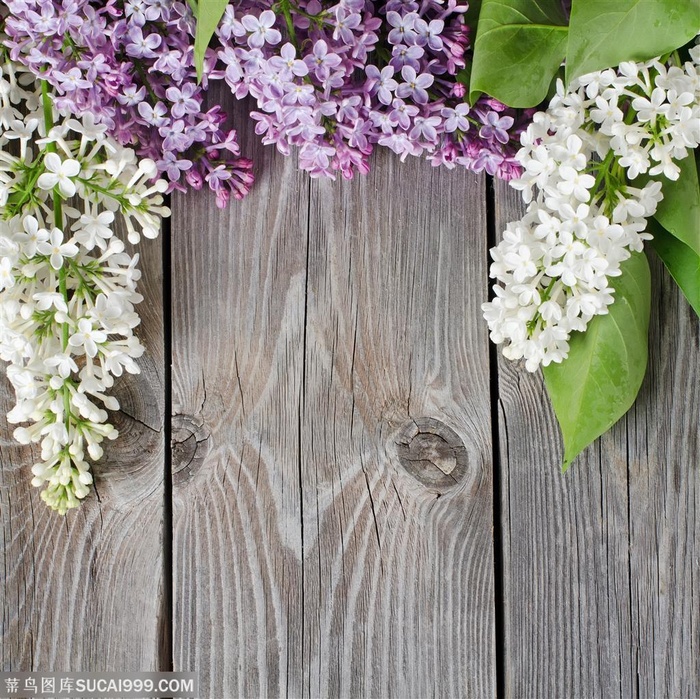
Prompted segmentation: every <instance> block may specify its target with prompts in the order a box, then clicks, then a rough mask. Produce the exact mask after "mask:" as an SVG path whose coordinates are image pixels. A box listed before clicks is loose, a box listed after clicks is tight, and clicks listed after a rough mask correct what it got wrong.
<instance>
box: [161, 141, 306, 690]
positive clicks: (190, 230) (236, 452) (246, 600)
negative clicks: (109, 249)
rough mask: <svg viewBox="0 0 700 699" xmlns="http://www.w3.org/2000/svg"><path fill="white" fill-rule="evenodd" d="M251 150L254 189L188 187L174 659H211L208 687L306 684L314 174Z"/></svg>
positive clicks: (181, 261)
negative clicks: (302, 434)
mask: <svg viewBox="0 0 700 699" xmlns="http://www.w3.org/2000/svg"><path fill="white" fill-rule="evenodd" d="M244 138H246V137H244ZM244 148H245V149H246V152H247V153H253V155H254V157H255V162H256V163H257V171H256V176H257V178H258V179H257V182H256V185H255V190H254V193H253V194H251V195H250V196H249V197H248V198H247V199H246V200H244V201H243V202H240V203H238V202H236V203H232V204H231V205H230V206H229V208H228V209H227V210H226V211H223V212H222V211H218V210H217V209H215V208H214V205H213V204H214V202H213V198H212V196H211V194H209V193H201V194H200V195H193V194H188V195H187V198H186V199H185V198H183V197H176V198H175V201H174V212H175V217H174V221H173V238H172V241H173V253H172V257H173V260H172V269H173V301H172V309H173V325H172V336H173V399H172V407H173V579H174V591H173V598H174V643H173V646H174V667H175V669H176V670H190V671H196V672H198V673H199V681H200V693H201V696H202V697H283V696H296V695H297V691H298V688H299V684H298V673H299V671H300V668H301V665H302V648H301V639H302V629H301V626H300V624H298V623H296V621H298V620H299V619H300V618H301V608H302V605H303V589H302V579H301V565H300V563H301V557H302V549H301V520H300V509H299V458H300V452H299V406H300V397H301V380H302V371H303V335H304V333H303V324H304V312H303V311H304V295H305V285H306V270H305V266H306V241H307V229H308V225H307V213H308V191H309V184H308V179H307V178H306V177H305V176H304V175H302V174H300V173H297V172H296V165H295V163H294V162H293V161H292V159H289V158H287V159H284V158H282V156H279V155H277V154H276V153H275V152H274V151H273V150H272V149H270V148H266V149H262V148H258V149H253V148H251V139H250V137H247V138H246V142H245V143H244ZM295 620H296V621H295ZM295 678H296V680H297V684H295V683H294V682H295Z"/></svg>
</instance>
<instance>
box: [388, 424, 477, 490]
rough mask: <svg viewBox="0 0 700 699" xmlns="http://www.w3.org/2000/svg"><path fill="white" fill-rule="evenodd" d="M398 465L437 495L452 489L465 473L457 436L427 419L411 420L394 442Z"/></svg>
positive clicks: (462, 446) (465, 461) (462, 454)
mask: <svg viewBox="0 0 700 699" xmlns="http://www.w3.org/2000/svg"><path fill="white" fill-rule="evenodd" d="M396 450H397V453H398V457H399V462H400V463H401V465H402V466H403V467H404V468H405V469H406V471H408V473H410V474H411V475H412V476H413V477H414V478H415V479H416V480H417V481H419V482H420V483H422V484H423V485H424V486H426V487H428V488H430V489H431V490H434V491H437V492H439V493H442V492H445V491H447V490H449V489H451V488H454V487H455V486H456V485H457V484H459V483H460V482H461V481H462V480H463V479H464V476H465V475H466V473H467V465H468V464H467V450H466V449H465V447H464V443H463V442H462V440H461V439H460V438H459V436H458V435H457V433H456V432H455V431H454V430H453V429H451V428H449V427H448V426H447V425H446V424H445V423H444V422H440V421H439V420H435V419H434V418H430V417H420V418H416V419H415V420H411V422H409V423H408V424H407V425H406V426H405V427H404V428H403V430H401V433H400V435H399V438H398V439H397V441H396Z"/></svg>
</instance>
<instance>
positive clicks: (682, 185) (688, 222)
mask: <svg viewBox="0 0 700 699" xmlns="http://www.w3.org/2000/svg"><path fill="white" fill-rule="evenodd" d="M676 163H677V164H678V166H679V167H680V169H681V174H680V176H679V177H678V179H677V180H669V179H666V178H665V177H663V176H662V177H659V178H658V179H659V180H660V181H661V191H662V193H663V195H664V198H663V199H662V200H661V201H660V202H659V206H658V208H657V209H656V213H655V214H654V218H655V219H656V220H657V221H658V222H659V223H660V224H661V225H662V226H663V227H664V228H665V229H666V230H667V231H668V232H669V233H672V234H673V235H675V236H676V238H678V239H679V240H682V241H683V242H684V243H685V244H686V245H687V246H688V247H690V248H692V250H693V251H694V252H695V253H697V254H698V255H700V184H699V183H698V169H697V167H696V165H695V158H694V157H693V156H692V154H691V155H689V156H688V157H686V158H683V160H677V161H676ZM633 184H635V183H634V182H633Z"/></svg>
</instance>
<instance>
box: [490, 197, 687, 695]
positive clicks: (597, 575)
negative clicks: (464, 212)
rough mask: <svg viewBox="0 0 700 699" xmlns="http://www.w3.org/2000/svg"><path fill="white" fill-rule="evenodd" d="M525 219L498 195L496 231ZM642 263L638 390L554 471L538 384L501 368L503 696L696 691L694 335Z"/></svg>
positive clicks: (671, 291) (667, 288) (554, 452)
mask: <svg viewBox="0 0 700 699" xmlns="http://www.w3.org/2000/svg"><path fill="white" fill-rule="evenodd" d="M522 211H523V209H522V207H521V205H520V203H519V201H518V195H517V193H516V192H514V191H511V190H509V189H508V188H507V187H506V186H505V185H503V184H497V185H496V224H497V231H500V230H502V229H503V228H504V227H505V223H506V222H507V221H509V220H512V219H515V218H518V217H519V216H520V215H522ZM652 263H653V264H652V282H653V288H654V292H653V302H652V322H651V332H650V358H649V371H648V373H647V377H646V379H645V381H644V384H643V386H642V389H641V391H640V395H639V397H638V399H637V402H636V404H635V406H634V407H633V408H632V410H631V411H630V413H629V414H628V415H627V416H626V417H625V418H623V419H622V420H621V421H620V422H619V423H618V424H617V425H616V426H615V427H614V428H613V429H612V431H611V432H610V433H608V434H607V435H605V436H603V438H602V439H600V440H599V441H598V442H597V443H595V444H594V445H592V446H591V447H589V448H588V449H587V450H586V451H585V452H584V454H583V455H582V456H581V457H579V458H578V459H577V460H576V462H575V463H574V464H573V466H572V467H571V468H570V469H569V471H568V472H567V474H566V475H561V474H560V473H559V465H560V463H561V456H562V451H561V448H560V446H559V445H560V437H559V433H558V428H557V425H556V419H555V417H554V415H553V413H552V411H551V408H550V405H549V401H548V398H547V395H546V392H545V388H544V384H543V381H542V378H541V376H540V374H539V373H538V374H534V375H533V374H528V373H527V372H526V371H525V370H524V368H523V367H520V366H517V365H513V364H512V363H510V362H507V361H506V360H503V359H502V358H499V397H500V398H499V435H500V458H501V465H502V473H503V476H502V484H503V486H502V500H501V517H502V521H503V544H504V548H503V568H504V571H505V580H504V596H505V600H504V604H505V606H504V619H505V629H504V639H503V641H504V665H505V673H506V678H505V679H506V686H505V689H506V696H508V697H514V698H517V699H519V698H520V697H544V696H567V697H582V698H583V697H585V698H586V699H588V698H591V697H601V698H605V699H608V698H611V697H621V698H623V699H627V698H628V697H634V696H637V697H659V698H663V699H666V698H673V699H676V698H680V697H687V698H688V699H690V698H692V697H697V696H698V695H700V686H699V684H698V682H699V679H698V678H699V677H700V674H699V671H700V668H699V666H698V650H699V648H698V628H699V627H700V599H699V598H700V595H699V594H698V589H699V587H698V577H699V570H700V568H699V565H698V563H699V555H700V550H699V547H698V543H697V542H698V540H699V538H700V537H699V535H700V523H699V519H698V512H697V503H698V501H699V500H700V474H699V473H698V466H699V464H698V454H699V453H700V444H699V443H698V427H699V426H700V360H699V355H698V344H699V335H700V328H699V323H698V319H697V317H695V316H694V315H693V314H692V311H691V310H690V309H689V307H688V305H687V303H686V302H685V301H684V299H683V298H682V296H681V294H680V292H679V291H678V290H677V289H676V288H675V286H674V284H673V282H672V280H671V279H670V277H669V276H668V275H667V274H666V272H665V271H664V270H663V269H662V268H661V265H660V263H659V262H658V260H656V259H652Z"/></svg>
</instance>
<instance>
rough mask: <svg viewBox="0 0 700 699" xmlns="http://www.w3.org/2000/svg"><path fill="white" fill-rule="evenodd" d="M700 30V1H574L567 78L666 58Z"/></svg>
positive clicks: (568, 80)
mask: <svg viewBox="0 0 700 699" xmlns="http://www.w3.org/2000/svg"><path fill="white" fill-rule="evenodd" d="M699 30H700V0H614V2H612V1H611V0H573V4H572V8H571V20H570V25H569V45H568V47H567V49H566V80H567V82H570V81H571V80H573V79H574V78H577V77H578V76H579V75H583V74H584V73H590V72H592V71H594V70H601V69H603V68H609V67H612V66H616V65H618V64H619V63H620V62H622V61H647V60H649V59H650V58H654V57H655V56H661V55H663V54H665V53H668V52H669V51H673V50H674V49H677V48H678V47H680V46H683V44H687V43H688V42H689V41H690V40H691V39H692V38H693V37H694V36H695V35H696V34H697V33H698V31H699Z"/></svg>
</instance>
